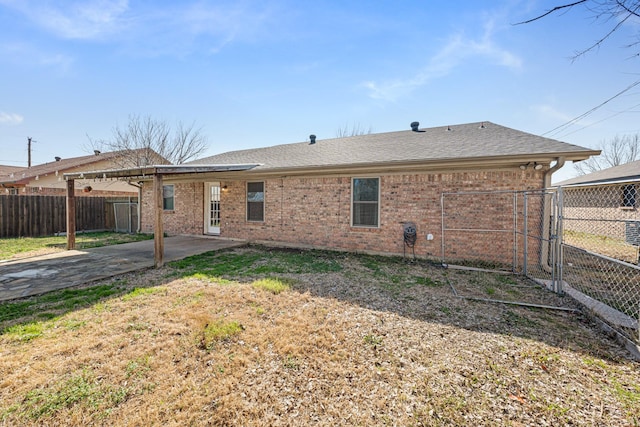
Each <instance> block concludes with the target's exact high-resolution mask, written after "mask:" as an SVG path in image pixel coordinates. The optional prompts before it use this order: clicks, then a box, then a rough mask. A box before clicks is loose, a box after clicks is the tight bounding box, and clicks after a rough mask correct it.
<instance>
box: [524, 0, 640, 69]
mask: <svg viewBox="0 0 640 427" xmlns="http://www.w3.org/2000/svg"><path fill="white" fill-rule="evenodd" d="M577 6H580V7H584V8H586V9H587V10H589V11H590V12H592V13H593V17H594V20H596V21H602V22H604V23H606V24H608V25H609V28H608V29H607V30H606V31H605V32H604V34H603V35H602V36H601V37H599V38H598V39H597V40H596V41H595V42H594V43H593V44H591V45H590V46H588V47H587V48H585V49H582V50H579V51H577V52H576V53H575V54H574V56H573V59H574V60H575V59H577V58H579V57H580V56H582V55H584V54H586V53H587V52H590V51H592V50H594V49H597V48H598V47H600V46H601V45H602V44H603V43H604V42H605V41H606V40H607V39H609V38H610V37H611V36H612V35H613V34H614V33H615V32H616V31H618V29H620V27H622V26H623V25H624V24H625V23H627V22H628V21H629V23H632V22H633V21H634V19H635V18H640V0H579V1H575V2H572V3H565V4H560V5H558V6H555V7H554V8H552V9H550V10H548V11H546V12H545V13H542V14H540V15H538V16H536V17H534V18H531V19H528V20H526V21H522V22H518V23H517V24H516V25H519V24H529V23H531V22H534V21H537V20H539V19H542V18H544V17H546V16H548V15H551V14H553V13H560V12H566V11H568V10H570V9H572V8H574V7H577ZM636 37H637V39H638V40H637V41H634V42H631V43H629V44H628V45H626V46H625V47H627V48H636V47H637V46H638V45H640V31H638V33H637V34H636ZM639 55H640V52H638V51H636V52H635V53H634V54H633V56H639Z"/></svg>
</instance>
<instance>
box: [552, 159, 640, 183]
mask: <svg viewBox="0 0 640 427" xmlns="http://www.w3.org/2000/svg"><path fill="white" fill-rule="evenodd" d="M634 179H640V160H636V161H635V162H631V163H625V164H624V165H620V166H613V167H611V168H607V169H602V170H599V171H596V172H592V173H588V174H586V175H582V176H578V177H576V178H571V179H567V180H564V181H561V182H559V183H557V184H554V185H557V186H562V185H571V184H593V183H604V182H607V181H623V180H629V181H631V180H634Z"/></svg>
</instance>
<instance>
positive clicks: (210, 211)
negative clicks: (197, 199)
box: [204, 182, 220, 234]
mask: <svg viewBox="0 0 640 427" xmlns="http://www.w3.org/2000/svg"><path fill="white" fill-rule="evenodd" d="M204 191H205V208H204V210H205V212H204V219H205V230H204V231H205V233H206V234H220V183H219V182H207V183H205V186H204Z"/></svg>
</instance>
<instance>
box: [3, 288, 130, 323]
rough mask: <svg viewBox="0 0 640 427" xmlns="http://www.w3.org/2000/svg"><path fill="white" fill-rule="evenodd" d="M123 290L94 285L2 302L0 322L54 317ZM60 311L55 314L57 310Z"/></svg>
mask: <svg viewBox="0 0 640 427" xmlns="http://www.w3.org/2000/svg"><path fill="white" fill-rule="evenodd" d="M121 292H123V288H121V287H119V286H117V284H115V283H114V284H109V285H99V286H92V287H89V288H82V289H64V290H61V291H56V292H51V293H48V294H44V295H40V296H36V297H31V298H29V299H27V300H24V301H18V302H5V303H2V304H0V322H5V321H10V320H14V319H19V318H28V317H30V316H39V315H41V314H42V313H49V314H46V315H43V316H42V317H44V318H53V317H55V316H58V315H60V314H64V313H66V312H68V311H70V310H73V309H75V308H78V307H80V306H83V307H86V306H89V305H91V304H93V303H95V302H97V301H99V300H101V299H103V298H106V297H109V296H111V295H114V294H118V293H121ZM56 311H57V312H58V313H57V314H55V312H56Z"/></svg>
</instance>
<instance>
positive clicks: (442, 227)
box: [440, 193, 445, 264]
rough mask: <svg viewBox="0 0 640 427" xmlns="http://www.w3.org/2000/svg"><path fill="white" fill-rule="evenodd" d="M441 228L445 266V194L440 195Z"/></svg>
mask: <svg viewBox="0 0 640 427" xmlns="http://www.w3.org/2000/svg"><path fill="white" fill-rule="evenodd" d="M440 227H441V229H440V233H441V235H440V247H441V250H442V263H443V264H444V263H445V259H444V193H440Z"/></svg>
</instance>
